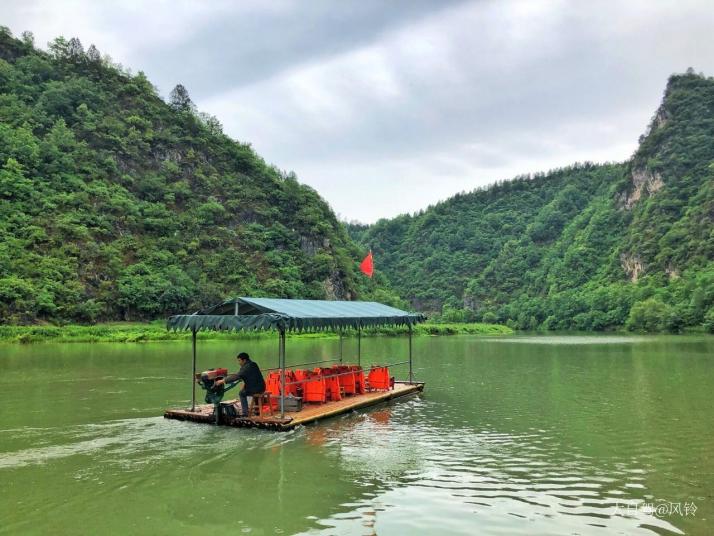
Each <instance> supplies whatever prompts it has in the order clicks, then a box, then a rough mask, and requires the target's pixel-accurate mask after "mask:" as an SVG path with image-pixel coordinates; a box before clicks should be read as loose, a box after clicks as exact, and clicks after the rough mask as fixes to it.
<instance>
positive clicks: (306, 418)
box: [164, 381, 424, 431]
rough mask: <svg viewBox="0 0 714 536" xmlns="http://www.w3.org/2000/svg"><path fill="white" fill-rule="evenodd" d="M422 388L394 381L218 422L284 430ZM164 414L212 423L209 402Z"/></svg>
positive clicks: (402, 396)
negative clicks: (279, 411) (376, 388)
mask: <svg viewBox="0 0 714 536" xmlns="http://www.w3.org/2000/svg"><path fill="white" fill-rule="evenodd" d="M423 390H424V383H423V382H414V383H409V382H403V381H396V382H394V389H392V390H389V391H371V392H367V393H364V394H357V395H352V396H348V397H346V398H343V399H342V400H339V401H335V402H326V403H325V404H317V405H313V404H306V405H305V406H304V407H303V408H302V410H301V411H298V412H287V411H286V412H285V416H284V417H283V418H281V417H280V415H279V414H276V415H273V416H267V417H262V418H261V417H237V418H223V420H222V422H221V423H220V425H222V426H233V427H236V428H265V429H269V430H277V431H288V430H292V429H293V428H295V427H297V426H301V425H305V424H309V423H314V422H316V421H319V420H321V419H326V418H329V417H334V416H336V415H342V414H345V413H349V412H351V411H355V410H357V409H361V408H366V407H369V406H374V405H376V404H381V403H385V402H388V401H390V400H395V399H400V398H404V397H407V396H411V395H415V394H417V393H420V392H422V391H423ZM227 402H228V403H231V402H233V403H238V401H237V400H233V401H231V400H228V401H227ZM224 403H225V402H224ZM164 418H166V419H175V420H179V421H191V422H197V423H204V424H215V418H214V415H213V404H201V405H197V406H196V410H195V411H191V410H190V409H167V410H166V411H165V412H164Z"/></svg>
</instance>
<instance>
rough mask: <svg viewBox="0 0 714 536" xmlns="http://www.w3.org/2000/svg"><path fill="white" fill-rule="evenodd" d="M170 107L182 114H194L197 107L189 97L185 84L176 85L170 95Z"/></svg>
mask: <svg viewBox="0 0 714 536" xmlns="http://www.w3.org/2000/svg"><path fill="white" fill-rule="evenodd" d="M169 105H170V106H171V107H172V108H173V109H174V110H178V111H181V112H193V111H194V110H195V108H196V106H195V105H194V104H193V101H192V100H191V97H189V95H188V90H187V89H186V88H185V87H184V86H183V84H176V87H175V88H173V89H172V90H171V93H170V94H169Z"/></svg>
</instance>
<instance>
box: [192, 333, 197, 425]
mask: <svg viewBox="0 0 714 536" xmlns="http://www.w3.org/2000/svg"><path fill="white" fill-rule="evenodd" d="M191 331H192V334H191V335H192V337H191V342H192V346H193V374H191V385H193V391H192V393H191V411H196V328H193V329H192V330H191Z"/></svg>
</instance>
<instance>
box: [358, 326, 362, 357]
mask: <svg viewBox="0 0 714 536" xmlns="http://www.w3.org/2000/svg"><path fill="white" fill-rule="evenodd" d="M361 364H362V324H357V365H361Z"/></svg>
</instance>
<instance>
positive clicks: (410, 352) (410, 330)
mask: <svg viewBox="0 0 714 536" xmlns="http://www.w3.org/2000/svg"><path fill="white" fill-rule="evenodd" d="M409 383H410V384H412V383H414V374H413V373H412V325H411V324H409Z"/></svg>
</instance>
